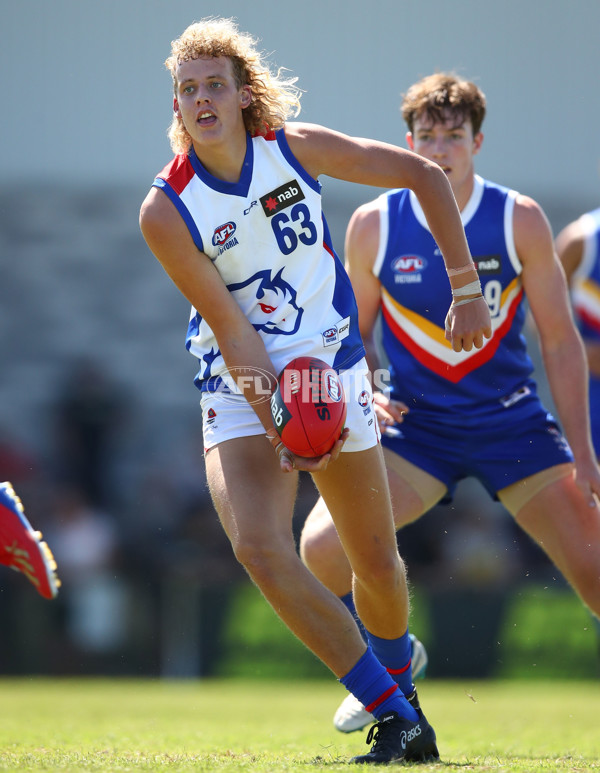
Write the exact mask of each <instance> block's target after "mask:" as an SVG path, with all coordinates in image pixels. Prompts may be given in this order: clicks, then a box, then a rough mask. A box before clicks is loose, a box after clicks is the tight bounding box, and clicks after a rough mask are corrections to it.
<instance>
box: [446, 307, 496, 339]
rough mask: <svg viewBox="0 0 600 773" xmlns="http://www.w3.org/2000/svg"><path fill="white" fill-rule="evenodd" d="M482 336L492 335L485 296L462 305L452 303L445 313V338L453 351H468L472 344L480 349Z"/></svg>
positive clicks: (489, 336) (488, 336)
mask: <svg viewBox="0 0 600 773" xmlns="http://www.w3.org/2000/svg"><path fill="white" fill-rule="evenodd" d="M484 337H485V338H491V337H492V320H491V317H490V309H489V307H488V305H487V303H486V301H485V298H484V297H483V296H481V298H475V299H474V300H473V301H471V303H465V304H464V305H462V306H456V305H455V304H454V303H453V304H452V305H451V306H450V309H449V311H448V314H447V315H446V340H448V341H450V343H451V344H452V348H453V349H454V351H455V352H460V351H461V350H463V349H464V351H466V352H470V351H471V349H472V348H473V346H475V348H476V349H481V347H482V346H483V339H484Z"/></svg>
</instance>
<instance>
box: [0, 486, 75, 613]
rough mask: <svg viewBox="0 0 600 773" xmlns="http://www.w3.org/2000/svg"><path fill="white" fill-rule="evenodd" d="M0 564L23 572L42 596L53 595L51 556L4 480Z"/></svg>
mask: <svg viewBox="0 0 600 773" xmlns="http://www.w3.org/2000/svg"><path fill="white" fill-rule="evenodd" d="M0 564H3V565H4V566H8V567H10V568H11V569H14V570H15V571H17V572H21V573H22V574H24V575H25V577H27V579H28V580H29V581H30V582H31V583H32V585H33V586H34V587H35V589H36V590H37V592H38V593H39V594H40V595H41V596H43V597H44V598H45V599H53V598H55V597H56V595H57V593H58V589H59V588H60V580H59V579H58V577H57V575H56V561H55V560H54V556H53V555H52V552H51V550H50V548H49V547H48V545H47V543H46V542H44V541H43V540H42V534H41V532H39V531H35V530H34V529H33V528H32V526H31V524H30V523H29V521H28V520H27V518H26V516H25V511H24V509H23V504H22V502H21V500H20V499H19V497H18V496H17V495H16V494H15V491H14V489H13V487H12V485H11V484H10V483H9V482H8V481H5V482H4V483H0Z"/></svg>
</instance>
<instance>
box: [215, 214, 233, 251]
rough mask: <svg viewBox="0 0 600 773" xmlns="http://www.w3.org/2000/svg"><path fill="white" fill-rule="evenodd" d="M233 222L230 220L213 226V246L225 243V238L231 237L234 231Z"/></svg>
mask: <svg viewBox="0 0 600 773" xmlns="http://www.w3.org/2000/svg"><path fill="white" fill-rule="evenodd" d="M235 227H236V226H235V223H233V222H232V221H231V220H230V221H229V222H228V223H224V224H223V225H220V226H218V228H215V230H214V233H213V238H212V243H213V247H219V246H220V245H221V244H225V242H226V241H227V239H231V237H232V236H233V234H234V233H235Z"/></svg>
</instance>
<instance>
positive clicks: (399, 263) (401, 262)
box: [392, 255, 427, 274]
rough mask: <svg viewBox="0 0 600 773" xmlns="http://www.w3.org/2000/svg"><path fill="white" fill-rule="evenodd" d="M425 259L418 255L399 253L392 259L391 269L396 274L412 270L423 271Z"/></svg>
mask: <svg viewBox="0 0 600 773" xmlns="http://www.w3.org/2000/svg"><path fill="white" fill-rule="evenodd" d="M426 266H427V261H426V260H424V259H423V258H421V257H419V255H400V257H399V258H394V260H393V261H392V271H394V272H396V273H397V274H410V273H412V272H414V271H423V269H424V268H426Z"/></svg>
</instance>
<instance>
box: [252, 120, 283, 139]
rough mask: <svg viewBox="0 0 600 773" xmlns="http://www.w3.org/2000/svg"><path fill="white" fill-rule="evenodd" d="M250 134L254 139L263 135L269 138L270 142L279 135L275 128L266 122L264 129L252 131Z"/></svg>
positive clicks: (264, 137)
mask: <svg viewBox="0 0 600 773" xmlns="http://www.w3.org/2000/svg"><path fill="white" fill-rule="evenodd" d="M250 136H251V137H252V138H253V139H254V137H262V138H263V139H264V140H269V141H270V142H272V141H273V140H276V139H277V135H276V134H275V129H271V128H269V125H268V124H266V123H265V124H263V128H262V130H257V131H255V132H250Z"/></svg>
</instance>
